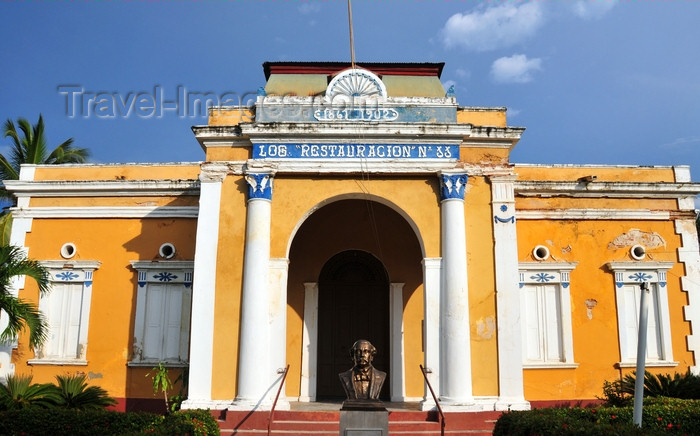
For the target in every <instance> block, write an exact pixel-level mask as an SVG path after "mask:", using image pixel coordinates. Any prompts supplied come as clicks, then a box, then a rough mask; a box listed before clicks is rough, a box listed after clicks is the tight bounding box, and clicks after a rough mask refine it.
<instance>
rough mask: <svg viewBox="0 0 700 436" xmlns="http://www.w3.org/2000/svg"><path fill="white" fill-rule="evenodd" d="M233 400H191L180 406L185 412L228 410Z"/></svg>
mask: <svg viewBox="0 0 700 436" xmlns="http://www.w3.org/2000/svg"><path fill="white" fill-rule="evenodd" d="M232 401H233V400H194V399H193V400H190V399H187V400H185V401H183V402H182V405H181V406H180V407H181V408H182V409H184V410H188V409H209V410H226V409H228V407H229V406H230V405H231V402H232Z"/></svg>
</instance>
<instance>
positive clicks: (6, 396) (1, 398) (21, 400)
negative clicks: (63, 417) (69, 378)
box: [0, 375, 60, 410]
mask: <svg viewBox="0 0 700 436" xmlns="http://www.w3.org/2000/svg"><path fill="white" fill-rule="evenodd" d="M59 400H60V397H59V393H58V389H57V388H56V386H54V385H52V384H51V383H42V384H39V383H32V376H31V375H10V376H8V377H7V381H6V382H5V383H0V410H18V409H24V408H27V407H41V408H44V409H50V408H52V407H54V406H55V405H56V403H57V402H58V401H59Z"/></svg>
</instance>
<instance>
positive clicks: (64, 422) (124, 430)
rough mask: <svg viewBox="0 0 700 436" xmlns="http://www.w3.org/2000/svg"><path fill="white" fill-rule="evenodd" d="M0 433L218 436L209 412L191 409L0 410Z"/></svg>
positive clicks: (32, 435)
mask: <svg viewBox="0 0 700 436" xmlns="http://www.w3.org/2000/svg"><path fill="white" fill-rule="evenodd" d="M0 434H3V435H24V436H44V435H52V436H93V435H101V436H108V435H131V436H141V435H163V436H165V435H168V436H177V435H189V436H209V435H218V434H219V426H218V424H217V423H216V420H215V419H214V418H213V417H212V416H211V413H209V411H205V410H188V411H185V412H177V413H174V414H172V415H170V416H167V417H164V416H162V415H157V414H154V413H122V412H115V411H108V410H98V409H95V410H75V409H38V408H32V409H21V410H9V411H5V412H0Z"/></svg>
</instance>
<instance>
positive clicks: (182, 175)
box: [34, 163, 199, 181]
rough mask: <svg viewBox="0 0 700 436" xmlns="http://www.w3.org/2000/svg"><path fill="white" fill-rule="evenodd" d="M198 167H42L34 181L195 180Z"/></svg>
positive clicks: (84, 165)
mask: <svg viewBox="0 0 700 436" xmlns="http://www.w3.org/2000/svg"><path fill="white" fill-rule="evenodd" d="M198 176H199V163H191V164H109V165H102V164H79V165H43V166H40V167H37V168H36V172H35V174H34V180H37V181H38V180H181V179H192V180H197V177H198Z"/></svg>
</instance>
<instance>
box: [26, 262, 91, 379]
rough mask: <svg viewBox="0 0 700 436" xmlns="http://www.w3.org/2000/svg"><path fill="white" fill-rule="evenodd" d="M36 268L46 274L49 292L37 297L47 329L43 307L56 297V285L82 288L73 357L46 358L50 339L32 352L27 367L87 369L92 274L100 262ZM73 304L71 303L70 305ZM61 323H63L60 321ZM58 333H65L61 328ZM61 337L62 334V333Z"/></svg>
mask: <svg viewBox="0 0 700 436" xmlns="http://www.w3.org/2000/svg"><path fill="white" fill-rule="evenodd" d="M39 264H40V265H42V266H43V267H44V268H46V269H47V270H48V272H49V283H50V286H51V288H52V290H51V291H49V293H48V294H47V295H43V296H42V295H40V296H39V310H40V311H41V312H42V313H43V314H44V316H45V317H46V318H47V319H46V320H47V322H48V323H49V325H50V324H51V320H50V319H48V316H47V315H46V314H47V313H49V311H48V307H47V305H48V304H49V301H50V298H51V297H52V294H53V296H54V297H55V295H56V293H55V292H56V289H55V287H56V284H57V283H61V284H68V283H72V284H76V283H81V284H82V290H81V299H80V308H79V310H80V315H79V326H80V327H79V330H78V337H77V344H76V355H75V357H69V356H67V355H63V354H59V355H58V356H51V357H46V349H47V347H48V346H49V343H50V342H51V338H49V339H47V341H46V342H45V343H44V344H43V345H42V346H41V347H38V348H35V349H34V358H33V359H30V360H28V362H27V363H28V364H31V365H80V366H84V365H87V363H88V362H87V346H88V332H89V330H90V306H91V303H92V290H93V286H92V285H93V273H94V272H95V271H96V270H97V269H98V268H99V267H100V265H101V262H99V261H95V260H43V261H39ZM74 304H75V303H74ZM62 321H63V319H62ZM61 328H62V329H67V327H65V326H64V324H62V325H61ZM49 331H50V333H51V327H49ZM62 333H63V334H65V333H66V332H65V331H64V332H62Z"/></svg>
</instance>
